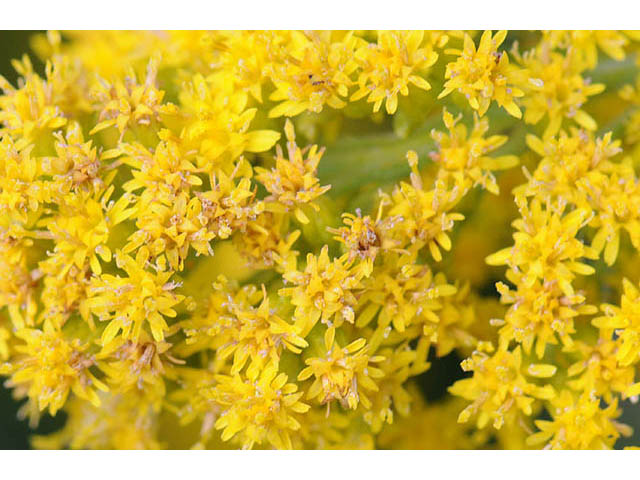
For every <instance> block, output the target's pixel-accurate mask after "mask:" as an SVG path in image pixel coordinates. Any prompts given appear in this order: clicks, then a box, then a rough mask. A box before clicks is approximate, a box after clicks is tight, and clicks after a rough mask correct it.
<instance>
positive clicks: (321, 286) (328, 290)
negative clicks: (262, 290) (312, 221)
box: [278, 245, 362, 337]
mask: <svg viewBox="0 0 640 480" xmlns="http://www.w3.org/2000/svg"><path fill="white" fill-rule="evenodd" d="M283 278H284V280H285V282H289V283H292V284H293V285H294V286H293V287H286V288H281V289H280V290H279V291H278V295H280V296H284V297H291V300H290V301H291V304H292V305H294V306H295V307H296V310H295V314H294V319H295V324H296V327H297V328H299V330H300V332H301V334H302V336H303V337H304V336H306V334H307V333H308V332H309V331H311V329H312V328H313V327H314V326H315V324H316V323H317V322H318V320H321V321H322V323H324V324H326V325H328V326H329V327H331V328H336V327H339V326H340V325H342V323H343V322H344V321H345V320H346V321H347V322H349V323H353V322H354V315H355V314H354V307H355V305H356V297H355V295H354V293H355V291H356V290H357V289H359V288H360V281H361V278H362V274H361V273H360V272H359V271H353V270H352V265H351V263H350V262H349V260H348V256H347V255H343V256H342V257H339V258H334V259H333V260H331V259H329V249H328V247H327V246H326V245H325V246H324V247H322V250H321V252H320V255H318V256H315V255H313V254H311V253H310V254H308V255H307V264H306V266H305V268H304V270H303V271H300V270H297V269H296V267H295V264H293V265H291V266H290V268H289V270H287V271H286V272H285V273H284V275H283Z"/></svg>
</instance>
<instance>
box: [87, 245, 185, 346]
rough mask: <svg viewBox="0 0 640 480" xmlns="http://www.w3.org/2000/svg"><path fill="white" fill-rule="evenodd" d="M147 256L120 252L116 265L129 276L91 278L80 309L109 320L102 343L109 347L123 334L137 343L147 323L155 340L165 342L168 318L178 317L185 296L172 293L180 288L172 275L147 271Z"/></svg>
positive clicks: (159, 271)
mask: <svg viewBox="0 0 640 480" xmlns="http://www.w3.org/2000/svg"><path fill="white" fill-rule="evenodd" d="M146 263H147V256H146V255H144V251H143V250H140V251H139V252H138V255H136V258H135V259H134V258H131V257H130V256H128V255H126V254H124V253H122V252H120V251H117V252H116V264H117V266H118V268H121V269H122V270H124V271H125V272H126V273H127V276H126V277H121V276H120V275H110V274H106V273H104V274H102V275H100V276H96V277H94V278H92V279H91V283H90V285H89V288H88V297H89V298H88V299H87V300H86V301H85V302H84V304H83V306H82V307H81V308H84V309H87V310H88V311H90V312H91V313H92V314H93V315H95V316H97V317H98V319H99V320H101V321H109V324H108V325H107V327H106V328H105V329H104V331H103V332H102V337H101V340H100V341H101V343H102V345H103V346H106V345H108V344H109V343H110V342H111V341H112V340H113V339H114V338H116V336H117V335H118V333H119V332H120V331H122V334H121V335H122V337H123V338H125V339H130V340H133V341H134V342H137V341H138V339H139V338H140V335H141V333H142V327H143V326H144V324H145V323H146V322H148V324H149V327H150V330H151V334H152V335H153V339H154V340H155V341H156V342H160V341H162V340H164V336H165V334H166V333H167V331H168V330H169V326H168V325H167V322H166V320H165V317H169V318H173V317H175V316H176V315H177V313H176V311H175V310H174V308H173V307H175V306H176V305H177V304H178V303H180V302H181V301H182V300H183V299H184V297H183V296H182V295H176V294H174V293H173V292H172V290H174V289H175V288H176V287H177V286H178V285H177V284H176V283H174V282H171V281H170V278H171V276H172V274H173V272H171V271H170V270H169V271H162V270H160V269H159V270H158V271H157V272H155V273H153V272H149V271H148V270H146V269H145V265H146Z"/></svg>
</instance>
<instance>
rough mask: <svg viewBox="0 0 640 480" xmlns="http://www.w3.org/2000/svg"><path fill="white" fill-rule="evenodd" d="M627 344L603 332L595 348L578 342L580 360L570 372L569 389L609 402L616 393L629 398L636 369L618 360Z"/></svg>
mask: <svg viewBox="0 0 640 480" xmlns="http://www.w3.org/2000/svg"><path fill="white" fill-rule="evenodd" d="M605 328H606V327H605ZM607 331H610V330H608V329H607ZM623 341H624V340H622V341H621V338H620V337H618V338H616V339H614V338H613V335H611V334H606V333H603V332H601V335H600V338H598V340H597V342H596V344H595V345H589V344H587V343H585V342H581V341H578V342H576V350H577V351H578V352H579V354H580V360H578V361H577V362H575V363H574V364H573V365H571V366H570V367H569V368H568V370H567V374H568V375H569V377H572V380H570V381H568V382H567V385H568V386H569V388H571V389H572V390H574V391H577V392H581V391H582V392H594V394H595V395H598V396H601V397H602V398H603V399H604V401H605V402H607V403H612V402H613V401H614V398H615V395H616V394H622V395H623V398H625V397H626V396H627V392H631V390H630V388H631V387H632V384H633V380H634V377H635V368H634V367H633V366H631V365H626V364H624V363H623V364H621V362H619V361H618V359H617V358H616V357H617V352H619V351H620V348H621V343H622V342H623Z"/></svg>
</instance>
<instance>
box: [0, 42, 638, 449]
mask: <svg viewBox="0 0 640 480" xmlns="http://www.w3.org/2000/svg"><path fill="white" fill-rule="evenodd" d="M638 40H640V34H638V33H637V32H635V33H634V32H621V31H550V32H546V31H545V32H511V33H510V34H509V37H508V39H507V32H505V31H499V32H497V33H492V32H490V31H486V32H484V33H482V32H469V31H464V32H463V31H446V32H445V31H384V30H382V31H369V30H352V31H188V32H183V31H171V32H155V31H154V32H147V31H127V32H124V31H122V32H63V33H62V34H60V33H58V32H49V33H47V34H36V35H34V38H33V42H32V44H33V49H34V51H35V52H36V53H37V55H38V56H39V57H40V59H41V60H42V64H43V65H44V72H43V73H37V68H36V65H37V63H36V62H33V63H32V61H31V60H30V59H29V57H27V56H25V57H23V58H22V59H21V60H19V61H14V62H13V64H14V67H15V70H16V71H17V73H18V80H17V82H16V84H15V85H11V84H10V83H9V82H8V81H7V80H6V79H4V78H2V77H0V90H1V92H0V93H1V94H0V362H2V363H1V364H0V375H3V376H6V377H7V380H6V381H5V384H6V385H7V386H8V387H10V388H13V394H14V396H15V398H16V399H18V400H21V399H24V400H25V401H24V403H23V405H22V406H21V407H20V410H19V413H18V415H19V417H20V418H25V417H28V418H29V420H30V426H31V427H35V426H36V424H37V422H38V420H39V418H40V416H41V415H42V413H43V412H44V411H48V412H49V413H51V414H52V415H54V414H56V413H57V412H60V411H64V412H65V413H66V417H67V421H66V423H65V425H64V427H63V428H62V429H61V430H59V431H57V432H54V433H53V434H51V435H46V436H37V437H35V438H34V440H33V445H34V446H36V447H40V448H96V449H103V448H144V449H150V448H189V447H191V448H233V447H238V446H239V447H243V448H254V447H255V448H277V449H281V448H296V449H301V448H324V449H328V448H341V449H345V448H346V449H355V448H365V449H371V448H444V447H447V448H504V449H523V448H540V447H542V448H611V447H613V446H614V445H615V442H616V440H617V439H618V438H619V437H620V435H627V434H629V433H630V428H629V427H626V426H624V425H621V424H619V423H617V421H616V419H617V418H618V416H619V415H620V413H621V412H620V410H621V408H622V407H624V408H625V409H626V408H627V403H626V402H625V403H622V402H623V401H625V400H630V402H631V403H633V402H635V401H636V400H637V399H638V397H640V374H639V372H638V365H640V307H638V305H640V293H639V292H640V287H638V286H637V282H638V280H639V278H637V270H638V265H639V262H638V255H637V253H638V252H639V251H640V179H639V177H638V174H637V171H636V170H637V166H638V164H639V161H640V157H639V155H640V148H639V147H638V145H637V140H638V139H639V138H640V135H638V132H640V113H639V112H638V106H639V105H640V95H639V94H638V91H639V90H640V88H639V86H638V85H637V83H638V81H639V80H638V79H640V75H638V64H637V62H636V63H634V62H633V58H632V57H633V56H634V55H635V52H636V50H638V45H637V41H638ZM505 45H510V47H505ZM519 45H523V46H524V47H525V49H526V51H525V52H524V53H520V50H519V48H520V47H519ZM445 48H446V49H445ZM505 48H510V50H509V53H508V54H507V52H506V51H504V49H505ZM623 60H624V61H623ZM595 79H598V80H595ZM633 79H635V80H636V85H635V86H631V85H625V86H624V87H622V89H621V90H620V85H622V84H624V83H628V82H630V81H633ZM432 86H433V87H432ZM414 87H415V88H414ZM432 88H435V89H437V90H438V92H436V93H432V92H431V91H430V90H431V89H432ZM605 90H607V91H609V92H611V93H607V94H603V95H601V96H599V97H597V98H596V100H595V101H594V100H593V98H594V96H596V95H598V94H600V93H602V92H603V91H605ZM618 90H619V91H618ZM616 91H617V94H616ZM438 93H439V95H437V94H438ZM451 94H452V95H451ZM494 103H495V104H497V105H494ZM383 106H384V110H383ZM501 109H504V110H505V111H502V110H501ZM283 117H286V118H283ZM598 126H600V127H606V129H605V130H603V132H602V133H600V132H599V131H598V133H597V134H596V133H594V132H596V130H598ZM281 135H283V136H284V144H278V142H279V140H280V137H281ZM621 135H622V136H621ZM319 145H321V146H319ZM405 155H406V161H405V160H403V156H405ZM517 165H522V169H521V170H518V169H514V168H513V167H515V166H517ZM329 184H331V185H329ZM476 186H479V187H481V188H475V187H476ZM463 221H465V222H464V223H463ZM509 224H511V225H512V227H513V239H512V240H510V238H509V236H510V235H511V232H510V231H509V228H508V225H509ZM624 232H626V233H624ZM491 252H495V253H493V254H490V253H491ZM489 254H490V255H489ZM601 254H602V255H601ZM495 267H501V268H495ZM501 277H503V278H501ZM500 279H502V281H497V280H500ZM494 285H495V291H497V294H498V295H494V294H495V293H496V292H495V291H494ZM618 295H620V301H619V302H617V303H616V302H614V301H613V300H611V299H612V298H618ZM603 302H611V303H603ZM596 305H599V306H600V313H598V309H597V307H596ZM456 357H459V358H466V360H464V361H463V362H462V363H461V367H460V368H461V370H462V371H459V372H458V374H459V376H457V377H456V378H461V377H462V379H461V380H459V381H457V382H454V381H453V380H452V378H453V377H452V376H451V375H453V373H452V370H451V368H449V367H448V366H447V367H446V368H440V367H442V365H443V364H444V365H446V362H448V361H449V360H450V359H452V358H456ZM430 369H433V371H432V372H431V373H432V375H428V374H427V375H423V374H425V372H428V371H429V370H430ZM463 371H464V372H466V374H464V373H463ZM442 372H446V375H445V378H442V379H441V378H440V377H441V376H442V375H441V373H442ZM445 383H446V384H447V385H450V388H449V389H448V392H447V393H445V392H442V393H443V395H442V398H440V399H438V400H437V401H430V400H427V398H431V397H430V395H429V393H433V392H432V390H434V388H433V387H442V386H443V385H444V384H445ZM420 387H426V389H425V388H420ZM436 390H437V388H436ZM558 392H559V393H558ZM619 406H620V409H619V408H618V407H619ZM545 415H546V416H547V417H546V418H545ZM456 417H457V420H456ZM471 420H473V421H472V422H471Z"/></svg>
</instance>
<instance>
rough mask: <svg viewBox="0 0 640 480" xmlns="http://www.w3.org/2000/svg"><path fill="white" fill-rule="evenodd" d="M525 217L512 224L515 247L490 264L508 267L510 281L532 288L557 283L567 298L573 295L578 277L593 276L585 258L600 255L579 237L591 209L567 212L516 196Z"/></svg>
mask: <svg viewBox="0 0 640 480" xmlns="http://www.w3.org/2000/svg"><path fill="white" fill-rule="evenodd" d="M516 202H517V203H518V205H519V208H520V214H521V216H522V218H519V219H517V220H515V221H514V222H513V226H514V227H515V228H516V229H517V230H518V231H517V232H516V233H514V234H513V239H514V245H513V246H512V247H508V248H504V249H502V250H500V251H498V252H496V253H494V254H492V255H489V256H488V257H487V259H486V261H487V263H488V264H489V265H508V266H509V267H510V269H511V271H512V272H513V273H512V274H511V277H510V278H509V280H510V281H512V282H513V283H516V284H520V283H522V285H524V286H526V287H527V288H531V287H532V286H533V285H534V284H535V283H536V282H537V281H538V282H543V283H544V282H550V281H555V282H557V284H558V286H559V287H560V289H561V290H562V292H563V293H564V294H565V295H566V296H572V295H574V289H573V287H572V285H571V282H572V281H573V279H574V277H575V274H578V275H591V274H593V273H594V272H595V270H594V269H593V267H591V266H590V265H587V264H585V263H581V262H580V261H579V260H581V259H582V258H583V257H585V258H591V259H593V258H597V254H596V253H595V252H594V251H593V249H591V248H590V247H587V246H586V245H584V243H582V242H581V241H580V240H578V239H577V238H576V234H577V233H578V231H579V230H580V229H581V228H582V227H583V226H584V225H585V224H586V223H587V222H588V216H589V213H590V212H589V210H585V209H581V208H579V209H575V210H573V211H571V212H569V213H566V214H565V213H564V209H565V207H564V205H563V204H562V203H558V204H557V205H547V206H546V208H543V205H542V203H541V202H540V201H539V200H538V199H537V198H534V199H533V200H531V201H530V202H527V200H526V199H523V198H521V197H516Z"/></svg>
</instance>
